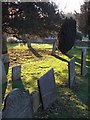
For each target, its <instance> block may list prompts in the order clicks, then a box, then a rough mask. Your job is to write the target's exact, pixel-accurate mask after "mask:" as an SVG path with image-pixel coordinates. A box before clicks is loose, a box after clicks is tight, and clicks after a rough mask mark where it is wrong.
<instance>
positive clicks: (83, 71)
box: [81, 48, 87, 76]
mask: <svg viewBox="0 0 90 120" xmlns="http://www.w3.org/2000/svg"><path fill="white" fill-rule="evenodd" d="M86 73H87V70H86V48H83V49H82V55H81V75H82V76H85V75H86Z"/></svg>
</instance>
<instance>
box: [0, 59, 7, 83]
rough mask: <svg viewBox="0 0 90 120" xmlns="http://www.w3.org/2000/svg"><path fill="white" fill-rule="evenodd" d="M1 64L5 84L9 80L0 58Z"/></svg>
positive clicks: (0, 71) (0, 70)
mask: <svg viewBox="0 0 90 120" xmlns="http://www.w3.org/2000/svg"><path fill="white" fill-rule="evenodd" d="M0 65H1V66H2V69H0V73H1V74H2V84H4V83H6V82H7V75H6V72H5V68H4V65H3V63H2V61H1V60H0Z"/></svg>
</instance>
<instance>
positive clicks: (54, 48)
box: [52, 41, 57, 55]
mask: <svg viewBox="0 0 90 120" xmlns="http://www.w3.org/2000/svg"><path fill="white" fill-rule="evenodd" d="M56 45H57V44H56V41H55V42H54V43H53V49H52V55H55V51H56Z"/></svg>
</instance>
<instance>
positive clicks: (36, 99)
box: [31, 90, 42, 113]
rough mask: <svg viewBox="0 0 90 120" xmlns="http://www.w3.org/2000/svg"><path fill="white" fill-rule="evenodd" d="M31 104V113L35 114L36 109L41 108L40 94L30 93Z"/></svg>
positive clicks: (36, 92)
mask: <svg viewBox="0 0 90 120" xmlns="http://www.w3.org/2000/svg"><path fill="white" fill-rule="evenodd" d="M31 97H32V104H33V112H34V113H36V112H37V111H38V109H39V108H40V107H41V106H42V104H41V100H40V93H39V91H38V90H35V91H33V92H32V93H31Z"/></svg>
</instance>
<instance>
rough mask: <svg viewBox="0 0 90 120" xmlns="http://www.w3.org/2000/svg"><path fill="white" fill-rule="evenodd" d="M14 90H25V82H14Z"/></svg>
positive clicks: (19, 80)
mask: <svg viewBox="0 0 90 120" xmlns="http://www.w3.org/2000/svg"><path fill="white" fill-rule="evenodd" d="M14 88H19V89H21V90H25V88H24V85H23V82H22V80H21V79H18V80H15V81H12V89H14Z"/></svg>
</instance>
